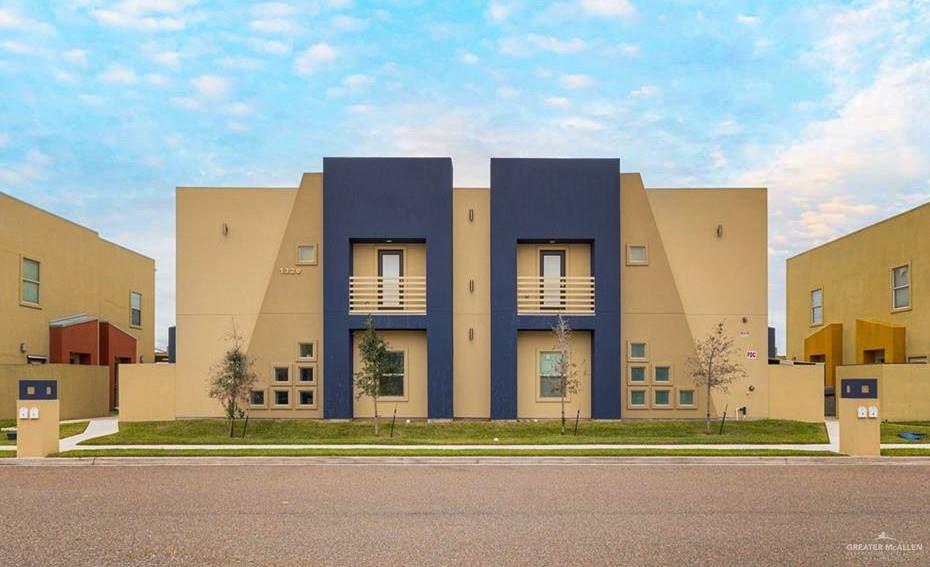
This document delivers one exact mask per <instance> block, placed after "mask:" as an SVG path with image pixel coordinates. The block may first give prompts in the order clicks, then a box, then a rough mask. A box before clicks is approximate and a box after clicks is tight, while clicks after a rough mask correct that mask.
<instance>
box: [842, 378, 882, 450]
mask: <svg viewBox="0 0 930 567" xmlns="http://www.w3.org/2000/svg"><path fill="white" fill-rule="evenodd" d="M838 393H839V396H838V397H837V402H836V417H837V420H838V421H839V425H840V452H841V453H845V454H847V455H851V456H857V457H877V456H879V455H880V454H881V423H882V421H881V403H880V399H879V397H878V379H877V378H844V379H842V380H841V381H840V391H839V392H838Z"/></svg>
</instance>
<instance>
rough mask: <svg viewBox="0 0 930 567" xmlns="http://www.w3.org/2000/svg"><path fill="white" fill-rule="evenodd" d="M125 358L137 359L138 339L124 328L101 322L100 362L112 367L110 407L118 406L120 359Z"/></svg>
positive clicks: (134, 360) (132, 360) (133, 361)
mask: <svg viewBox="0 0 930 567" xmlns="http://www.w3.org/2000/svg"><path fill="white" fill-rule="evenodd" d="M120 358H125V359H128V360H129V363H130V364H134V363H136V362H138V361H137V360H136V339H135V337H133V336H132V335H130V334H128V333H126V332H124V331H123V330H122V329H120V328H118V327H115V326H113V325H111V324H109V323H106V322H104V323H101V324H100V362H101V364H104V365H106V366H109V367H110V409H114V408H116V404H117V402H118V401H119V400H118V392H119V389H118V379H119V376H118V370H117V365H118V362H117V361H118V359H120Z"/></svg>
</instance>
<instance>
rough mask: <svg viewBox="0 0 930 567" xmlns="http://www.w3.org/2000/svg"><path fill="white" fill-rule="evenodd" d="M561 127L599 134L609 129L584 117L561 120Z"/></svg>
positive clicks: (569, 117) (570, 117)
mask: <svg viewBox="0 0 930 567" xmlns="http://www.w3.org/2000/svg"><path fill="white" fill-rule="evenodd" d="M559 126H561V127H563V128H571V129H573V130H584V131H586V132H597V131H599V130H604V129H606V128H607V127H606V126H605V125H604V124H602V123H600V122H597V121H596V120H591V119H590V118H586V117H584V116H568V117H566V118H562V119H561V120H559Z"/></svg>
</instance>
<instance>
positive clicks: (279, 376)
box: [274, 366, 291, 382]
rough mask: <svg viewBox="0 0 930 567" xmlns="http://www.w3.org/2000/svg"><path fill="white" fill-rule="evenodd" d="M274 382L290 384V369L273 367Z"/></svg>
mask: <svg viewBox="0 0 930 567" xmlns="http://www.w3.org/2000/svg"><path fill="white" fill-rule="evenodd" d="M274 381H275V382H290V381H291V369H290V367H288V366H275V367H274Z"/></svg>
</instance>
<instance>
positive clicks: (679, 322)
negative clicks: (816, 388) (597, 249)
mask: <svg viewBox="0 0 930 567" xmlns="http://www.w3.org/2000/svg"><path fill="white" fill-rule="evenodd" d="M621 187H622V190H621V214H622V220H621V225H620V226H621V244H622V246H621V253H622V254H623V257H622V258H620V259H619V260H620V263H621V307H622V309H623V314H622V325H621V340H622V343H623V346H622V347H621V354H622V355H623V356H622V363H621V365H622V371H623V384H624V386H623V401H622V403H623V415H624V416H625V417H630V418H639V417H649V418H651V417H662V418H670V417H679V418H696V417H700V416H701V415H703V412H704V408H705V403H706V398H705V393H704V392H703V391H701V389H700V388H697V389H695V395H694V398H695V405H694V407H675V408H673V409H656V408H653V407H647V408H633V407H630V405H629V390H630V385H629V384H628V381H629V380H628V376H629V366H630V364H631V362H630V361H628V360H627V357H626V356H625V355H626V352H627V346H628V344H629V343H630V342H645V343H646V344H647V352H648V360H646V361H644V363H645V364H647V365H648V367H649V368H648V371H647V376H649V377H650V378H651V377H652V376H653V373H654V367H655V366H656V365H663V366H666V365H668V366H671V368H672V387H673V388H674V393H675V397H676V401H677V393H678V390H680V389H693V388H694V382H693V380H692V379H691V378H690V375H689V373H688V358H689V357H690V356H691V354H692V353H693V351H694V344H695V342H696V341H698V340H700V339H702V338H703V337H705V336H706V335H707V334H708V333H709V332H711V331H712V329H713V328H714V326H715V325H716V324H717V322H719V321H724V322H725V326H726V329H727V332H728V333H729V334H730V335H731V336H733V338H734V343H735V347H736V351H737V353H738V354H737V356H738V357H739V361H740V362H741V363H742V364H743V366H744V367H745V368H746V371H747V376H746V377H745V378H744V379H741V380H739V381H737V382H735V383H733V384H732V385H731V386H730V388H729V391H728V392H726V393H715V394H714V395H713V399H712V411H714V412H716V413H719V412H722V411H723V410H724V407H728V408H729V410H728V411H730V412H733V411H735V409H736V408H737V407H740V406H746V407H747V410H748V416H749V417H750V418H761V417H766V416H768V413H769V402H768V369H767V364H766V353H767V347H768V296H767V289H768V282H767V278H768V272H767V265H768V264H767V258H768V250H767V224H766V223H767V221H766V218H767V197H766V191H765V189H753V188H749V189H652V188H650V189H646V188H645V187H644V186H643V182H642V178H641V177H640V175H639V174H636V173H629V174H622V175H621ZM718 225H720V226H721V229H722V237H720V238H718V237H717V226H718ZM629 245H645V246H646V247H647V257H648V264H647V265H628V264H627V261H626V260H627V258H626V253H627V247H628V246H629ZM744 318H745V321H744ZM749 351H754V352H755V353H756V354H757V356H756V358H755V359H754V360H751V359H749V358H747V353H748V352H749ZM637 363H638V362H637ZM635 387H637V388H638V387H640V386H635ZM660 387H662V388H665V387H667V386H665V385H664V384H663V385H662V386H660ZM647 388H648V389H649V394H648V398H649V399H650V400H652V399H653V391H652V390H654V389H655V388H654V386H652V385H648V386H647ZM650 406H651V404H650Z"/></svg>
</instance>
